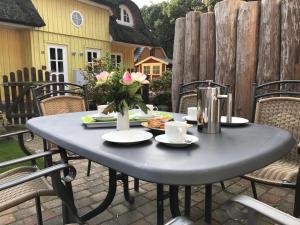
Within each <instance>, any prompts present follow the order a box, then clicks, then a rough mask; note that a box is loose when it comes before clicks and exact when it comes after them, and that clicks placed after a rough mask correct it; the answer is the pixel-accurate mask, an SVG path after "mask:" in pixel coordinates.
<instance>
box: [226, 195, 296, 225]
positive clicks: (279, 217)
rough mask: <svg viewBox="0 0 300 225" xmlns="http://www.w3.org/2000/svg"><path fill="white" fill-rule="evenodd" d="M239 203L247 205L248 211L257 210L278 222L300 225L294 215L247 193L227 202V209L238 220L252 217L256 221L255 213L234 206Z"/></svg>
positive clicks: (287, 224)
mask: <svg viewBox="0 0 300 225" xmlns="http://www.w3.org/2000/svg"><path fill="white" fill-rule="evenodd" d="M235 203H238V204H240V205H243V206H245V207H246V208H247V209H248V211H252V212H257V213H259V214H261V215H263V216H265V217H267V218H270V219H271V220H273V221H274V222H276V223H279V224H283V225H297V224H298V225H299V224H300V220H299V219H297V218H295V217H292V216H291V215H289V214H286V213H284V212H282V211H280V210H278V209H275V208H273V207H271V206H269V205H267V204H265V203H263V202H260V201H258V200H256V199H254V198H251V197H249V196H245V195H239V196H236V197H233V198H232V199H231V200H229V201H227V202H226V204H225V208H226V211H227V214H228V215H229V216H230V217H231V218H233V219H237V220H244V219H252V220H254V221H255V218H253V216H255V214H253V213H249V214H247V213H245V212H242V211H240V210H237V209H236V208H235V207H234V204H235Z"/></svg>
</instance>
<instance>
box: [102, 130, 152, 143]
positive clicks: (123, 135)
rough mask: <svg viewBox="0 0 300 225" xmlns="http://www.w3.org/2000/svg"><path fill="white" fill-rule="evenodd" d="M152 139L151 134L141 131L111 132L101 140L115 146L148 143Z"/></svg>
mask: <svg viewBox="0 0 300 225" xmlns="http://www.w3.org/2000/svg"><path fill="white" fill-rule="evenodd" d="M152 137H153V134H151V133H149V132H147V131H142V130H122V131H113V132H109V133H107V134H104V135H103V136H102V138H103V140H105V141H109V142H112V143H116V144H136V143H140V142H143V141H148V140H150V139H151V138H152Z"/></svg>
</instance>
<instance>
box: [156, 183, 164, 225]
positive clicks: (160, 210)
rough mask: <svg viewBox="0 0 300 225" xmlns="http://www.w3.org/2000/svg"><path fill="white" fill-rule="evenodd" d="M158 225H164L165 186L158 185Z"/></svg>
mask: <svg viewBox="0 0 300 225" xmlns="http://www.w3.org/2000/svg"><path fill="white" fill-rule="evenodd" d="M156 191H157V225H163V224H164V186H163V185H162V184H157V190H156Z"/></svg>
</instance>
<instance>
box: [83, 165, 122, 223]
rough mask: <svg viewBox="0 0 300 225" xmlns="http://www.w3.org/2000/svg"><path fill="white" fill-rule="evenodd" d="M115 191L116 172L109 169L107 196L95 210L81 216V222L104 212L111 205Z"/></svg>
mask: <svg viewBox="0 0 300 225" xmlns="http://www.w3.org/2000/svg"><path fill="white" fill-rule="evenodd" d="M116 189H117V172H116V171H115V170H112V169H109V189H108V192H107V196H106V198H105V199H104V201H103V202H102V203H101V204H100V205H99V206H98V207H97V208H95V209H93V210H92V211H90V212H88V213H87V214H85V215H83V216H82V217H81V219H82V220H83V221H87V220H89V219H91V218H93V217H95V216H97V215H99V214H100V213H102V212H103V211H104V210H106V209H107V208H108V207H109V206H110V204H111V203H112V201H113V199H114V197H115V194H116Z"/></svg>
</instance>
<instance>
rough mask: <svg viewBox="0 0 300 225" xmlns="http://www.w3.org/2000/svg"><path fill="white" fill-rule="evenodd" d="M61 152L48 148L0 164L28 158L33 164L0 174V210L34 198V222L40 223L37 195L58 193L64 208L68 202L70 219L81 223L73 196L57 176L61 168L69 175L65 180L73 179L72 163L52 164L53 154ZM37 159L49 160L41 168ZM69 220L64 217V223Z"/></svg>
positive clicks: (17, 161)
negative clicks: (46, 177) (44, 166)
mask: <svg viewBox="0 0 300 225" xmlns="http://www.w3.org/2000/svg"><path fill="white" fill-rule="evenodd" d="M26 132H27V131H22V132H21V131H20V132H15V133H11V134H5V135H1V136H0V138H8V137H10V136H13V135H18V136H20V135H23V134H24V133H26ZM60 153H61V152H60V151H47V152H42V153H37V154H34V155H27V156H25V157H23V158H19V159H14V160H10V161H6V162H2V163H0V168H5V167H8V166H12V165H17V164H19V163H22V162H27V161H31V164H32V165H31V166H20V167H16V168H14V169H11V170H9V171H7V172H3V173H2V174H0V212H1V211H4V210H7V209H9V208H11V207H14V206H17V205H19V204H21V203H23V202H26V201H28V200H31V199H35V203H36V212H37V222H38V224H39V225H42V224H43V219H42V210H41V201H40V197H41V196H59V197H61V199H62V200H63V207H66V204H67V205H68V206H67V207H68V208H69V209H71V214H72V217H73V219H72V221H73V222H79V223H81V221H80V219H79V217H78V215H77V210H76V208H75V205H74V203H73V201H72V197H71V198H70V194H69V192H68V191H67V190H66V189H65V185H64V184H63V183H62V182H61V175H60V174H61V172H62V171H64V172H66V171H69V172H68V173H67V174H66V176H68V182H70V181H71V180H73V179H74V178H75V175H76V171H75V169H74V168H73V167H72V166H70V165H68V164H65V163H62V162H59V163H58V164H56V165H54V166H53V162H52V156H53V155H55V154H60ZM38 158H43V159H44V160H45V161H47V162H48V165H51V166H50V167H47V168H44V169H42V170H40V169H39V168H38V167H37V165H36V159H38ZM45 176H50V177H51V179H52V185H53V186H52V185H51V184H50V183H49V182H48V181H47V180H46V179H45ZM65 181H67V180H65ZM58 192H59V193H58ZM68 222H69V221H67V220H65V221H64V223H68Z"/></svg>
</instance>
